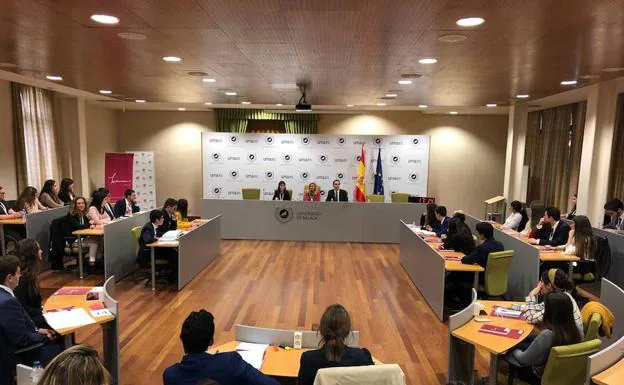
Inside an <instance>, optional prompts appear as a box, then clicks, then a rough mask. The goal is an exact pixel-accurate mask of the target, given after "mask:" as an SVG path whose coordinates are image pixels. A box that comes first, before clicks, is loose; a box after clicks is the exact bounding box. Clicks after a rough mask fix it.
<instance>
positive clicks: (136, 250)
mask: <svg viewBox="0 0 624 385" xmlns="http://www.w3.org/2000/svg"><path fill="white" fill-rule="evenodd" d="M130 232H131V233H132V236H133V237H134V239H136V244H135V245H134V255H138V254H139V247H141V246H140V245H139V238H141V226H137V227H133V228H131V229H130Z"/></svg>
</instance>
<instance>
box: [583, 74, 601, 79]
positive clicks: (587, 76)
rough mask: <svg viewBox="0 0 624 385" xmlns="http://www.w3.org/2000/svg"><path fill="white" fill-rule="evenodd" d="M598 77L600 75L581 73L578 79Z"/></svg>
mask: <svg viewBox="0 0 624 385" xmlns="http://www.w3.org/2000/svg"><path fill="white" fill-rule="evenodd" d="M599 77H600V75H591V74H588V75H581V76H579V79H598V78H599Z"/></svg>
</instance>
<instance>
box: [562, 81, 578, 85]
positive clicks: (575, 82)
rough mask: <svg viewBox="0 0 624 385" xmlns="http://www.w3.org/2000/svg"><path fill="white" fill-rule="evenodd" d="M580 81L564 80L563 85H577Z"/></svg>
mask: <svg viewBox="0 0 624 385" xmlns="http://www.w3.org/2000/svg"><path fill="white" fill-rule="evenodd" d="M577 83H578V82H577V81H576V80H564V81H562V82H561V85H562V86H575V85H576V84H577Z"/></svg>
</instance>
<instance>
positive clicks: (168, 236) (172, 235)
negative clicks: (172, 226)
mask: <svg viewBox="0 0 624 385" xmlns="http://www.w3.org/2000/svg"><path fill="white" fill-rule="evenodd" d="M181 234H182V232H181V231H179V230H169V231H167V232H166V233H164V234H163V236H162V237H161V238H160V240H161V241H165V242H171V241H177V240H178V238H180V235H181Z"/></svg>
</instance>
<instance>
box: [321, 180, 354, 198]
mask: <svg viewBox="0 0 624 385" xmlns="http://www.w3.org/2000/svg"><path fill="white" fill-rule="evenodd" d="M325 201H326V202H348V201H349V196H348V195H347V192H346V191H345V190H342V189H341V188H340V180H338V179H335V180H334V188H333V189H331V190H329V192H328V193H327V199H325Z"/></svg>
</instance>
